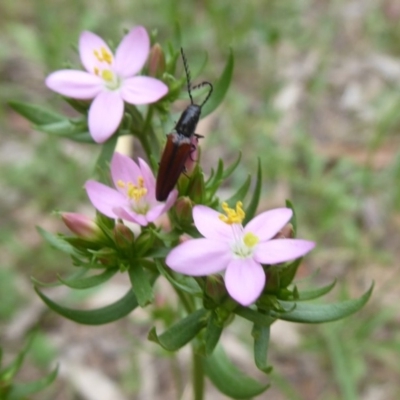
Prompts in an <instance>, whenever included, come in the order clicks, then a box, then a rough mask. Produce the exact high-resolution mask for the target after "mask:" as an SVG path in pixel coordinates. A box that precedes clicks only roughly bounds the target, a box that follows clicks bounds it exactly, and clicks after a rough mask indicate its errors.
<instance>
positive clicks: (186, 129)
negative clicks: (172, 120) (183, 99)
mask: <svg viewBox="0 0 400 400" xmlns="http://www.w3.org/2000/svg"><path fill="white" fill-rule="evenodd" d="M200 113H201V107H200V106H198V105H197V104H191V105H190V106H188V108H187V109H186V110H185V111H184V112H183V113H182V115H181V117H180V118H179V121H178V123H177V124H176V125H175V131H176V132H177V133H179V134H181V135H183V136H186V137H190V136H192V135H193V134H194V131H195V129H196V126H197V123H198V122H199V118H200Z"/></svg>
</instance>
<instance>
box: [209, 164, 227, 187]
mask: <svg viewBox="0 0 400 400" xmlns="http://www.w3.org/2000/svg"><path fill="white" fill-rule="evenodd" d="M223 173H224V163H223V161H222V160H221V159H219V160H218V166H217V170H216V171H214V174H213V175H212V177H210V178H209V179H208V180H207V182H206V187H207V188H208V189H214V192H215V191H216V190H217V189H218V185H219V183H220V182H221V180H222V175H223Z"/></svg>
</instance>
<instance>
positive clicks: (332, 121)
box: [0, 0, 400, 400]
mask: <svg viewBox="0 0 400 400" xmlns="http://www.w3.org/2000/svg"><path fill="white" fill-rule="evenodd" d="M139 24H140V25H144V26H145V27H146V28H147V29H148V31H153V30H157V31H158V38H159V41H160V42H161V44H162V45H166V44H167V40H169V39H170V38H171V39H172V38H173V37H175V35H176V32H177V30H178V27H179V28H180V31H181V36H182V45H183V47H184V48H185V52H186V54H187V58H188V60H189V64H190V65H191V67H192V70H196V65H198V64H199V63H200V62H201V60H203V58H204V55H205V53H208V55H209V62H208V65H207V67H206V69H205V70H204V71H203V72H202V76H201V78H202V79H207V80H209V81H211V82H212V81H213V80H214V79H216V78H217V77H218V76H219V75H220V73H221V72H222V69H223V67H224V64H225V62H226V58H227V56H228V54H229V48H230V47H231V48H232V49H233V52H234V55H235V70H234V77H233V83H232V85H231V88H230V89H229V92H228V95H227V97H226V99H225V101H224V102H223V104H222V105H221V106H220V107H219V108H218V110H217V111H216V112H215V113H214V114H212V115H210V116H209V117H207V118H206V119H205V120H204V121H202V122H201V124H200V125H199V127H198V130H197V131H198V132H199V133H201V134H204V135H205V136H206V138H205V139H204V140H203V141H202V142H201V145H202V150H203V151H202V163H203V165H204V166H205V172H206V173H207V172H209V170H210V166H213V165H216V163H217V160H218V158H222V159H223V160H224V161H226V162H232V161H233V160H234V159H236V157H237V155H238V151H239V150H240V151H242V162H241V165H240V167H239V168H238V170H237V171H236V172H235V174H234V176H233V177H232V178H230V181H229V182H227V186H226V188H225V189H226V190H227V191H229V190H233V189H234V188H237V187H238V185H239V184H240V183H241V182H243V180H244V179H246V177H247V175H248V174H250V175H253V176H254V175H255V171H256V165H257V158H258V157H260V158H261V160H262V169H263V182H264V184H263V196H262V202H261V206H260V209H261V210H264V209H267V208H271V207H276V206H282V205H283V204H284V201H285V199H287V198H288V199H291V200H292V202H293V203H294V205H295V208H296V211H297V216H298V224H299V233H298V234H299V237H301V238H307V239H312V240H315V241H316V242H317V244H318V245H317V248H316V249H315V250H314V251H313V252H312V253H311V254H310V255H309V256H308V257H307V258H306V260H305V263H304V265H303V266H302V268H301V269H300V271H299V277H298V278H299V279H308V280H306V281H305V282H304V285H305V286H307V285H308V284H311V283H313V284H325V283H328V282H330V281H332V280H334V279H337V281H338V284H337V287H336V289H335V290H334V291H333V292H332V294H330V296H329V300H330V301H335V300H336V301H337V300H341V299H346V298H348V297H357V296H360V295H361V294H362V293H363V292H365V290H366V289H367V288H368V287H369V285H370V284H371V281H375V290H374V293H373V297H372V299H371V300H370V301H369V303H368V304H367V305H366V307H365V308H364V309H363V310H362V311H361V312H359V313H357V314H356V315H354V316H351V317H349V318H347V319H346V320H344V321H342V322H337V323H329V324H325V325H321V326H304V325H294V324H287V323H280V322H279V323H276V324H275V325H274V326H273V329H272V331H273V332H272V342H271V345H270V350H269V360H270V363H271V365H273V366H274V371H273V373H272V374H271V376H270V377H267V379H268V380H270V381H271V383H272V388H271V389H270V390H269V391H268V392H266V394H264V395H261V396H259V398H260V399H264V398H265V399H267V398H271V399H274V400H281V399H294V400H302V399H304V400H305V399H307V400H314V399H315V400H317V399H318V400H319V399H323V400H327V399H328V400H329V399H346V400H347V399H363V400H381V399H382V400H390V399H398V398H400V385H399V381H400V362H399V360H400V330H399V328H400V313H399V311H398V305H399V304H400V303H399V300H400V299H399V298H400V294H399V293H400V292H399V289H398V287H399V282H400V274H399V272H400V269H399V264H398V262H397V260H398V258H399V256H400V246H399V236H400V235H399V227H400V153H399V144H400V136H399V130H400V2H399V1H398V0H331V1H329V0H296V1H291V0H270V1H257V0H247V1H242V2H227V1H221V0H202V1H194V0H191V1H189V0H186V1H179V0H175V1H166V0H147V1H146V2H143V1H135V0H130V1H127V0H115V1H113V2H108V1H102V0H96V1H94V0H68V1H67V0H55V1H52V2H50V1H46V0H34V1H31V2H21V1H19V2H18V1H12V0H4V1H2V2H1V3H0V102H1V106H0V137H1V146H0V165H1V174H0V182H1V188H2V190H1V191H0V212H1V229H0V254H1V258H0V340H1V346H2V347H3V349H4V351H5V355H4V358H5V360H6V361H7V360H9V359H10V357H11V356H12V355H15V354H16V353H17V352H18V350H20V349H21V348H22V347H23V345H24V343H25V342H26V336H27V334H28V332H29V331H31V330H32V329H33V328H34V327H37V329H38V332H37V335H36V337H35V340H34V343H33V345H32V349H31V352H30V354H29V356H28V358H27V362H26V364H25V365H24V368H23V369H22V371H21V373H20V374H19V377H18V380H19V381H21V382H23V381H29V380H31V379H36V378H38V377H40V376H43V375H44V374H46V373H47V371H49V369H50V368H51V367H52V366H54V365H55V363H56V362H58V363H60V374H59V377H58V378H57V380H56V382H55V383H54V384H53V385H52V386H51V387H50V388H48V389H47V390H46V391H44V392H42V393H40V394H38V395H36V396H33V397H32V399H35V400H39V399H40V400H47V399H49V400H50V399H51V400H80V399H84V400H91V399H95V400H107V399H110V400H120V399H121V400H123V399H140V400H148V399H152V400H153V399H155V400H157V399H176V398H179V396H180V395H181V394H182V393H183V394H182V396H181V397H180V398H182V399H189V398H191V397H190V391H189V388H188V387H187V380H186V376H185V375H184V376H183V378H179V373H178V372H179V371H181V372H182V371H186V369H187V367H186V363H187V362H188V361H189V358H188V357H189V355H188V354H187V353H186V352H185V351H183V353H182V354H181V355H179V356H178V357H177V358H175V357H173V356H171V355H168V354H166V353H165V352H163V351H161V350H160V349H159V348H158V347H157V346H155V345H153V344H151V343H148V342H146V335H147V332H148V330H149V328H150V326H151V325H150V318H151V314H152V312H155V311H154V310H151V307H149V308H148V309H146V310H144V311H140V310H137V311H135V313H134V314H133V315H132V316H129V317H128V318H125V319H123V320H120V321H118V322H116V323H113V324H110V325H106V326H100V327H90V326H89V327H87V326H81V325H78V324H75V323H73V322H70V321H67V320H65V319H62V318H60V317H58V316H57V315H56V314H55V313H54V312H50V311H49V310H48V309H47V308H46V307H45V306H44V304H43V303H42V302H41V301H40V300H39V299H38V298H37V296H36V294H35V293H34V291H33V289H32V284H31V280H30V278H31V276H34V277H36V278H37V279H40V280H43V281H54V280H56V278H57V274H68V273H69V272H71V269H73V267H72V264H71V262H70V260H69V259H67V258H63V257H61V256H60V253H58V252H57V251H55V250H52V249H50V248H49V247H48V246H46V245H45V244H44V243H43V242H42V240H41V239H40V237H39V235H38V234H37V232H36V229H35V226H36V225H40V226H42V227H44V228H45V229H47V230H50V231H52V232H57V231H64V232H65V228H64V227H63V225H62V223H61V222H60V220H59V219H58V218H57V216H55V215H54V214H52V212H53V211H54V210H63V211H78V212H87V213H90V212H93V211H92V209H91V207H90V206H89V203H88V201H87V199H86V195H85V192H84V190H83V189H82V187H83V184H84V182H85V181H86V180H87V178H88V177H90V175H91V173H92V170H93V166H94V163H95V160H96V157H97V155H98V152H99V149H98V147H97V146H93V145H82V144H77V143H73V142H70V141H67V140H54V139H53V138H51V137H48V136H46V135H45V134H42V133H38V132H35V131H34V130H33V129H32V127H31V126H30V125H29V123H27V122H26V121H25V120H24V119H23V118H22V117H20V116H19V115H17V114H16V113H15V112H13V111H12V110H11V109H10V108H9V107H8V106H7V102H8V101H9V100H20V101H27V102H34V103H36V104H41V105H51V106H52V107H54V109H55V110H58V111H60V110H62V112H64V113H65V114H67V115H68V114H69V115H74V114H73V112H72V110H71V109H69V108H68V107H67V106H66V105H65V104H64V103H62V101H61V99H60V98H59V97H57V96H56V95H55V94H53V93H51V92H50V91H49V90H47V89H46V87H45V85H44V78H45V77H46V75H47V74H49V73H50V72H51V71H54V70H56V69H60V68H61V67H62V66H63V65H65V63H66V62H67V61H68V60H77V58H76V54H75V53H74V50H73V48H74V46H76V45H77V42H78V37H79V34H80V32H81V31H82V30H91V31H93V32H96V33H97V34H99V35H100V36H102V37H104V38H108V39H110V40H113V41H114V42H115V43H118V41H119V40H120V38H121V36H122V33H123V29H129V28H131V27H132V26H134V25H139ZM165 133H167V132H165ZM87 210H89V211H87ZM310 275H312V279H311V280H310V278H309V276H310ZM127 284H128V283H127V282H126V281H125V280H124V277H123V276H122V277H119V278H118V279H116V280H115V281H114V280H113V281H112V282H111V283H110V284H108V285H107V287H106V288H104V289H100V290H97V291H95V292H93V291H90V292H89V293H86V292H85V293H84V294H82V293H79V292H73V291H69V290H64V289H63V288H52V289H51V290H50V291H49V292H46V293H48V294H49V296H50V297H51V298H52V299H55V300H56V301H60V302H61V303H63V304H74V306H76V307H84V306H85V307H91V308H94V307H99V306H100V305H104V304H109V303H110V302H111V301H112V300H110V299H115V298H118V297H120V296H121V295H122V293H124V292H125V286H126V285H127ZM160 293H161V294H160V295H159V296H160V297H159V298H158V301H159V304H164V306H165V309H168V307H174V306H175V305H174V304H171V302H170V299H169V298H168V296H167V295H164V294H163V293H164V292H163V291H162V290H161V291H160ZM166 293H167V292H166ZM250 330H251V326H250V325H249V324H246V323H244V322H243V321H235V323H234V324H233V325H232V327H231V328H230V329H228V331H229V332H228V333H227V334H226V335H225V336H224V338H223V339H224V343H225V346H226V348H227V349H228V353H229V354H230V356H231V357H232V359H233V360H234V361H235V362H236V363H237V364H238V365H239V366H241V367H242V368H243V369H244V370H245V371H247V372H249V373H250V374H252V375H253V376H255V377H258V378H260V379H261V380H264V381H265V380H266V377H265V376H262V375H260V374H258V372H257V371H256V370H255V367H254V365H253V364H254V362H253V359H252V347H251V346H252V344H251V341H250V338H251V336H250ZM207 390H208V395H207V397H206V398H207V399H211V400H214V399H216V400H219V399H226V397H224V396H222V395H220V394H218V393H217V392H216V390H215V389H214V388H213V387H212V386H211V384H209V385H208V387H207ZM107 396H108V397H107Z"/></svg>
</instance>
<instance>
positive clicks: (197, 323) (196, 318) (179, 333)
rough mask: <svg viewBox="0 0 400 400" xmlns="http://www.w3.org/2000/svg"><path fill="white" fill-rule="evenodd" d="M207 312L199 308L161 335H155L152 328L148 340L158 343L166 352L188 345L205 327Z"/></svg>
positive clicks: (154, 330) (155, 332) (154, 329)
mask: <svg viewBox="0 0 400 400" xmlns="http://www.w3.org/2000/svg"><path fill="white" fill-rule="evenodd" d="M208 314H209V311H207V310H205V309H204V308H201V309H199V310H197V311H195V312H194V313H192V314H190V315H188V316H187V317H185V318H184V319H181V320H180V321H178V322H177V323H175V324H174V325H172V326H171V327H170V328H168V329H167V330H166V331H164V332H163V333H162V334H161V335H157V331H156V328H152V329H151V331H150V332H149V334H148V337H147V338H148V339H149V340H150V341H152V342H155V343H158V344H159V345H160V346H161V347H162V348H164V349H165V350H168V351H176V350H178V349H180V348H181V347H183V346H184V345H185V344H187V343H189V342H190V341H191V340H192V339H193V338H194V337H195V336H196V335H197V334H198V333H199V332H200V331H201V330H202V329H203V328H204V327H205V326H206V325H207V319H208V318H207V316H208Z"/></svg>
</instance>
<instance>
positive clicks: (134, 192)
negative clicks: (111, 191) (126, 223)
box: [118, 176, 147, 201]
mask: <svg viewBox="0 0 400 400" xmlns="http://www.w3.org/2000/svg"><path fill="white" fill-rule="evenodd" d="M118 185H119V182H118ZM146 194H147V189H146V188H145V187H144V179H143V178H142V177H141V176H139V178H138V185H137V186H136V185H134V184H133V183H132V182H128V189H127V195H128V197H129V198H130V199H133V200H135V201H139V200H140V199H141V198H142V197H143V196H145V195H146Z"/></svg>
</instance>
